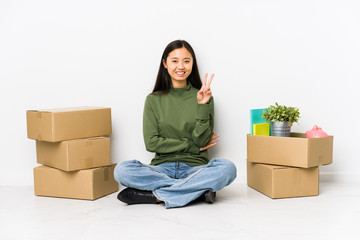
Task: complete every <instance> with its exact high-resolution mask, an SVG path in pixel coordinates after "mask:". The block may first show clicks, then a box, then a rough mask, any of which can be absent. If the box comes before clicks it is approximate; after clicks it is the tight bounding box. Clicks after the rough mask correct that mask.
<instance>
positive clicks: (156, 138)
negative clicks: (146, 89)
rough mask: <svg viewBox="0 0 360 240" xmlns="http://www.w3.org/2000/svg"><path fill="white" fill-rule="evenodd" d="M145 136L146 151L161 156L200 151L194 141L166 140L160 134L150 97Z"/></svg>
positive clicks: (145, 115)
mask: <svg viewBox="0 0 360 240" xmlns="http://www.w3.org/2000/svg"><path fill="white" fill-rule="evenodd" d="M143 135H144V142H145V146H146V150H147V151H149V152H156V153H160V154H166V153H176V152H178V153H180V152H183V153H194V154H198V153H199V152H200V149H199V148H198V147H197V146H196V145H195V143H194V141H193V140H191V139H189V138H185V137H184V138H180V139H173V138H165V137H162V136H160V134H159V125H158V120H157V118H156V115H155V113H154V111H153V108H152V105H151V101H150V99H149V96H148V97H147V98H146V101H145V106H144V114H143Z"/></svg>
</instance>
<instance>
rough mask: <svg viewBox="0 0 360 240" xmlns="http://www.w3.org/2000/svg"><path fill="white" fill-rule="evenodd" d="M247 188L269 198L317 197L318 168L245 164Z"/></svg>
mask: <svg viewBox="0 0 360 240" xmlns="http://www.w3.org/2000/svg"><path fill="white" fill-rule="evenodd" d="M247 184H248V186H249V187H251V188H253V189H255V190H257V191H259V192H261V193H263V194H265V195H267V196H269V197H271V198H289V197H304V196H316V195H319V167H312V168H296V167H286V166H277V165H268V164H261V163H251V162H247Z"/></svg>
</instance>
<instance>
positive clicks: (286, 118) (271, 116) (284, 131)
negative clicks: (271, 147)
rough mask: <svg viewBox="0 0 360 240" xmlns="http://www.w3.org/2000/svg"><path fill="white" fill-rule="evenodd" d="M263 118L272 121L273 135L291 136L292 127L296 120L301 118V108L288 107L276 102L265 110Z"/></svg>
mask: <svg viewBox="0 0 360 240" xmlns="http://www.w3.org/2000/svg"><path fill="white" fill-rule="evenodd" d="M262 118H264V119H266V121H269V122H271V135H272V136H282V137H290V129H291V126H292V125H293V123H294V122H298V120H299V118H300V112H299V109H298V108H296V107H286V106H282V105H279V104H278V103H275V106H273V105H270V107H269V108H267V109H266V110H265V111H263V115H262Z"/></svg>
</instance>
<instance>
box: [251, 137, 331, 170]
mask: <svg viewBox="0 0 360 240" xmlns="http://www.w3.org/2000/svg"><path fill="white" fill-rule="evenodd" d="M333 140H334V137H333V136H329V137H326V138H306V135H305V134H302V133H291V134H290V137H275V136H254V135H247V159H248V161H249V162H257V163H266V164H275V165H284V166H293V167H303V168H310V167H315V166H320V165H326V164H331V163H332V161H333Z"/></svg>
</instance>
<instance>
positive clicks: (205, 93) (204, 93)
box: [197, 73, 215, 104]
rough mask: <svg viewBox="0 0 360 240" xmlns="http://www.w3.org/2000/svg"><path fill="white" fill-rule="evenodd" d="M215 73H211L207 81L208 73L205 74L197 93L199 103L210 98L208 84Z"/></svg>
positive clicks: (205, 101)
mask: <svg viewBox="0 0 360 240" xmlns="http://www.w3.org/2000/svg"><path fill="white" fill-rule="evenodd" d="M214 75H215V74H211V77H210V79H209V81H207V77H208V74H207V73H206V74H205V77H204V82H203V85H202V87H201V89H200V90H199V91H198V93H197V102H198V103H199V104H206V103H207V102H208V101H209V100H210V98H211V90H210V84H211V82H212V80H213V78H214Z"/></svg>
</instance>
